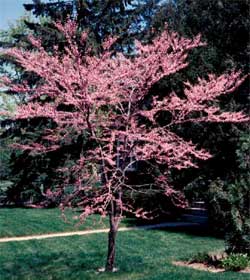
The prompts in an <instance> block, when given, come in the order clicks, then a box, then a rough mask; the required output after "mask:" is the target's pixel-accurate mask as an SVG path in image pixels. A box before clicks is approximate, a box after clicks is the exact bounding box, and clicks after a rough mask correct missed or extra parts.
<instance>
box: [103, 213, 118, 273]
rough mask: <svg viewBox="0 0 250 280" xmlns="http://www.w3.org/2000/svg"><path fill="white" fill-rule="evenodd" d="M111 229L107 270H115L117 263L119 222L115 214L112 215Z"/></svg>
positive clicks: (110, 218)
mask: <svg viewBox="0 0 250 280" xmlns="http://www.w3.org/2000/svg"><path fill="white" fill-rule="evenodd" d="M109 220H110V231H109V235H108V256H107V263H106V271H113V269H114V265H115V253H116V236H117V230H118V224H119V222H118V221H116V218H115V217H113V215H110V217H109Z"/></svg>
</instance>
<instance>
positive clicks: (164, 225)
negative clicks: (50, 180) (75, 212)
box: [0, 222, 199, 243]
mask: <svg viewBox="0 0 250 280" xmlns="http://www.w3.org/2000/svg"><path fill="white" fill-rule="evenodd" d="M198 225H199V224H198V223H189V222H174V223H161V224H155V225H145V226H136V227H121V228H119V229H118V231H131V230H145V229H157V228H178V227H191V226H198ZM103 232H109V229H108V228H104V229H93V230H82V231H72V232H58V233H49V234H41V235H28V236H20V237H3V238H0V243H4V242H14V241H26V240H36V239H47V238H53V237H65V236H74V235H88V234H95V233H103Z"/></svg>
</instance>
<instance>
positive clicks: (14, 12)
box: [0, 0, 32, 29]
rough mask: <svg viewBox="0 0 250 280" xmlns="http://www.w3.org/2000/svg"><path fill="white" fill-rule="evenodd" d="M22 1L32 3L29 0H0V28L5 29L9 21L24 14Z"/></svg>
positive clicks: (13, 20)
mask: <svg viewBox="0 0 250 280" xmlns="http://www.w3.org/2000/svg"><path fill="white" fill-rule="evenodd" d="M23 3H26V4H28V3H32V1H31V0H0V29H7V28H8V23H9V22H15V20H16V19H18V18H19V17H20V16H22V15H24V13H25V10H24V7H23Z"/></svg>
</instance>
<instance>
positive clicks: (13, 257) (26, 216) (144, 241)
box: [0, 209, 249, 280]
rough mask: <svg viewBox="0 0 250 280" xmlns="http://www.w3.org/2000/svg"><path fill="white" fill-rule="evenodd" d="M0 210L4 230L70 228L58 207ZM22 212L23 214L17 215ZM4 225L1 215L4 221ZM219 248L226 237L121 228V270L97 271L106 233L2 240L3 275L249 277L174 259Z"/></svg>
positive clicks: (115, 279)
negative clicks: (179, 263)
mask: <svg viewBox="0 0 250 280" xmlns="http://www.w3.org/2000/svg"><path fill="white" fill-rule="evenodd" d="M3 210H6V211H5V213H1V212H2V211H3ZM12 211H13V212H12ZM33 211H34V213H33ZM0 213H1V215H2V216H1V217H5V216H9V219H10V220H9V223H6V224H5V226H6V228H5V230H4V231H3V229H2V228H1V231H2V232H5V233H8V234H11V235H13V234H14V233H15V232H17V233H19V234H20V233H22V232H25V228H26V227H27V230H29V231H30V232H32V233H33V234H34V231H35V228H36V227H37V226H38V227H39V231H37V232H39V233H45V232H42V231H41V230H42V228H43V229H45V230H46V232H47V230H48V228H49V229H50V230H52V229H53V230H54V227H55V228H56V231H58V230H59V229H65V228H64V227H63V224H61V222H59V221H60V219H59V218H60V212H59V211H58V212H57V211H56V210H55V209H51V210H46V211H44V209H43V210H41V209H0ZM11 213H12V214H11ZM56 213H57V214H56ZM11 215H12V216H11ZM14 217H15V219H14V220H15V223H16V225H18V226H20V228H19V229H15V227H14V225H13V224H11V221H13V218H14ZM17 217H19V218H20V219H21V220H20V221H17ZM11 218H12V219H11ZM39 218H42V219H43V221H40V220H39ZM49 218H50V219H49ZM22 219H23V222H22ZM56 219H58V220H59V221H57V220H56ZM32 221H33V222H32ZM54 222H55V224H53V223H54ZM90 222H91V221H89V223H90ZM25 223H28V224H25ZM2 225H3V222H2V221H1V225H0V226H2ZM89 226H90V225H89ZM67 230H69V228H68V229H67ZM220 248H223V241H222V240H219V239H215V238H211V237H205V236H197V235H191V234H187V233H183V232H173V231H172V232H170V231H165V230H147V231H131V232H120V233H119V234H118V240H117V266H118V268H119V271H118V272H117V273H113V274H110V273H101V274H97V269H98V268H99V267H102V266H103V265H104V263H105V258H106V250H107V234H103V233H99V234H92V235H86V236H72V237H61V238H51V239H45V240H32V241H22V242H10V243H0V252H1V254H0V264H1V265H0V280H33V279H34V280H64V279H65V280H66V279H67V280H92V279H93V280H96V279H97V280H99V279H100V280H176V279H178V280H245V279H246V280H247V279H249V275H246V274H241V273H235V272H226V273H219V274H213V273H209V272H203V271H197V270H194V269H191V268H186V267H185V268H184V267H178V266H174V265H172V264H171V262H172V261H178V260H184V259H189V258H190V257H191V256H192V255H194V254H197V253H198V252H204V251H214V250H215V249H216V250H217V249H220Z"/></svg>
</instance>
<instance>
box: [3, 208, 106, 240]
mask: <svg viewBox="0 0 250 280" xmlns="http://www.w3.org/2000/svg"><path fill="white" fill-rule="evenodd" d="M76 214H77V215H79V213H74V212H72V211H67V218H68V219H67V222H65V221H64V220H63V218H62V213H61V211H60V210H59V209H27V208H0V237H11V236H23V235H35V234H43V233H53V232H65V231H75V230H84V229H93V227H94V228H106V227H107V226H108V221H107V219H106V220H103V219H102V220H101V221H100V218H99V216H91V217H90V218H89V219H87V220H86V222H85V223H84V224H82V225H80V226H77V223H78V221H79V220H76V219H72V217H74V216H76Z"/></svg>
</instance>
